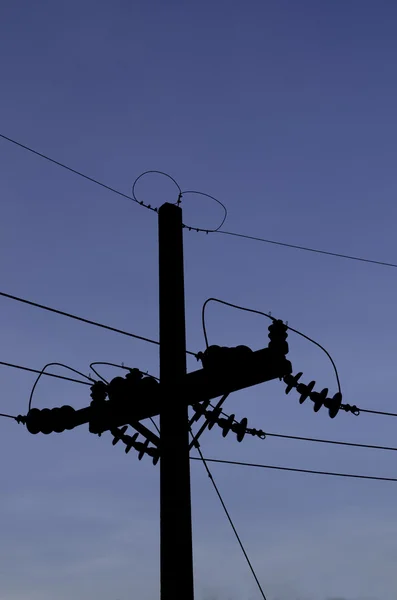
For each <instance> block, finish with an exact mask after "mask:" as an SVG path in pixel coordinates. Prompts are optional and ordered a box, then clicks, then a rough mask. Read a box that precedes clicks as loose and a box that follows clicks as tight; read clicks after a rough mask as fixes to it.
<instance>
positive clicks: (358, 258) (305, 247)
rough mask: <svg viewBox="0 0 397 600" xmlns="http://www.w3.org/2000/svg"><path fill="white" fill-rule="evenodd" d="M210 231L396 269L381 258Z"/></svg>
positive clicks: (228, 232) (233, 233)
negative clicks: (376, 258)
mask: <svg viewBox="0 0 397 600" xmlns="http://www.w3.org/2000/svg"><path fill="white" fill-rule="evenodd" d="M210 233H223V234H225V235H230V236H233V237H238V238H244V239H247V240H255V241H257V242H264V243H265V244H275V245H277V246H285V247H286V248H294V249H295V250H305V251H306V252H315V253H316V254H326V255H328V256H336V257H337V258H345V259H348V260H356V261H359V262H364V263H371V264H373V265H381V266H382V267H392V268H393V269H397V264H395V263H389V262H384V261H382V260H372V259H370V258H362V257H359V256H351V255H349V254H340V253H338V252H328V251H326V250H319V249H317V248H309V247H307V246H298V245H296V244H287V243H286V242H278V241H275V240H267V239H265V238H261V237H256V236H254V235H245V234H243V233H236V232H234V231H216V232H210Z"/></svg>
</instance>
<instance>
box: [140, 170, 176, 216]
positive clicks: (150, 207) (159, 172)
mask: <svg viewBox="0 0 397 600" xmlns="http://www.w3.org/2000/svg"><path fill="white" fill-rule="evenodd" d="M150 174H157V175H163V176H164V177H167V178H168V179H170V180H171V181H172V182H173V183H174V184H175V185H176V187H177V188H178V192H179V194H178V200H177V202H176V204H177V203H178V202H179V200H180V198H181V196H182V189H181V187H180V185H179V183H178V182H177V181H176V179H174V178H173V177H171V175H169V174H168V173H165V172H164V171H156V170H150V171H144V172H143V173H141V174H140V175H138V177H137V178H136V179H135V181H134V183H133V184H132V199H133V200H134V201H135V202H137V203H138V204H140V205H141V206H143V207H144V208H147V209H149V210H152V211H154V212H158V207H153V206H151V205H150V204H146V203H145V202H143V201H142V200H139V199H138V198H137V196H136V193H135V188H136V184H137V183H138V181H139V180H140V179H142V177H145V176H146V175H150Z"/></svg>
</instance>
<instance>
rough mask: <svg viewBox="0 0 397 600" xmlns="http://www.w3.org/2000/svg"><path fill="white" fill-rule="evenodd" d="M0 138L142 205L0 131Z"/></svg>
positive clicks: (134, 200)
mask: <svg viewBox="0 0 397 600" xmlns="http://www.w3.org/2000/svg"><path fill="white" fill-rule="evenodd" d="M0 138H2V139H3V140H6V141H7V142H11V144H15V146H19V148H23V149H24V150H27V151H28V152H31V153H32V154H35V155H36V156H40V158H44V160H47V161H48V162H51V163H53V164H54V165H57V166H58V167H61V168H62V169H66V170H67V171H70V172H71V173H73V174H74V175H78V176H79V177H82V178H83V179H86V180H87V181H91V183H95V184H96V185H99V186H101V187H103V188H105V190H109V191H110V192H113V193H114V194H117V195H118V196H122V197H123V198H126V199H127V200H132V202H136V203H138V204H142V206H144V204H143V203H141V202H138V200H136V199H135V198H133V197H132V196H128V195H127V194H124V193H123V192H120V191H119V190H116V189H115V188H113V187H111V186H110V185H106V183H102V182H101V181H98V180H97V179H94V178H93V177H89V176H88V175H85V174H84V173H81V171H77V170H76V169H72V167H68V166H67V165H65V164H64V163H61V162H59V161H58V160H55V159H53V158H51V157H49V156H47V155H46V154H42V153H41V152H38V151H37V150H34V149H33V148H30V147H29V146H26V145H25V144H21V142H17V141H16V140H13V139H12V138H10V137H8V136H6V135H4V134H2V133H0ZM147 208H148V207H147Z"/></svg>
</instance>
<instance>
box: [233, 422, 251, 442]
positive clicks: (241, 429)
mask: <svg viewBox="0 0 397 600" xmlns="http://www.w3.org/2000/svg"><path fill="white" fill-rule="evenodd" d="M247 425H248V419H246V418H245V417H244V418H243V419H241V421H240V423H233V425H232V431H234V433H236V434H237V441H238V442H242V441H243V439H244V436H245V434H246V433H247Z"/></svg>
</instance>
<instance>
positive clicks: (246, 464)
mask: <svg viewBox="0 0 397 600" xmlns="http://www.w3.org/2000/svg"><path fill="white" fill-rule="evenodd" d="M190 460H200V458H198V457H196V456H191V457H190ZM205 460H206V461H207V462H214V463H222V464H225V465H239V466H241V467H254V468H257V469H275V470H277V471H292V472H295V473H310V474H311V475H329V476H332V477H346V478H352V479H370V480H372V481H392V482H394V483H397V478H396V477H378V476H375V475H356V474H353V473H336V472H335V471H315V470H313V469H297V468H294V467H279V466H276V465H262V464H257V463H249V462H241V461H237V460H221V459H219V458H206V459H205Z"/></svg>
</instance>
